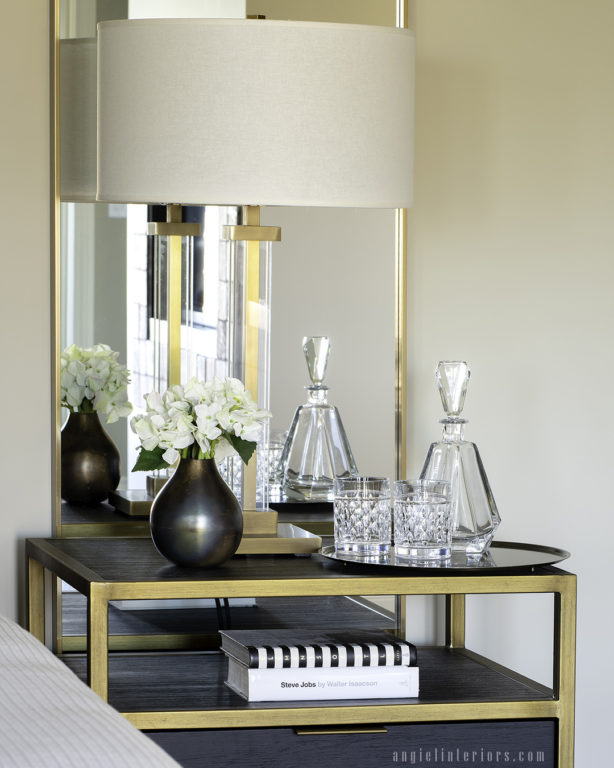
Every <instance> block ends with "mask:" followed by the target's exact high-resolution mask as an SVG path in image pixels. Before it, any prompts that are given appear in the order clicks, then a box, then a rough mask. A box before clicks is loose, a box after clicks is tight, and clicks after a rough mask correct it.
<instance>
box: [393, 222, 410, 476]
mask: <svg viewBox="0 0 614 768" xmlns="http://www.w3.org/2000/svg"><path fill="white" fill-rule="evenodd" d="M395 247H396V263H395V294H394V323H395V335H394V340H395V361H394V362H395V367H394V369H395V388H394V436H395V444H396V457H395V458H396V466H395V476H396V478H397V480H402V479H403V478H404V477H405V476H406V466H407V458H406V429H407V428H406V409H407V391H406V370H407V343H406V328H407V209H406V208H397V209H396V212H395Z"/></svg>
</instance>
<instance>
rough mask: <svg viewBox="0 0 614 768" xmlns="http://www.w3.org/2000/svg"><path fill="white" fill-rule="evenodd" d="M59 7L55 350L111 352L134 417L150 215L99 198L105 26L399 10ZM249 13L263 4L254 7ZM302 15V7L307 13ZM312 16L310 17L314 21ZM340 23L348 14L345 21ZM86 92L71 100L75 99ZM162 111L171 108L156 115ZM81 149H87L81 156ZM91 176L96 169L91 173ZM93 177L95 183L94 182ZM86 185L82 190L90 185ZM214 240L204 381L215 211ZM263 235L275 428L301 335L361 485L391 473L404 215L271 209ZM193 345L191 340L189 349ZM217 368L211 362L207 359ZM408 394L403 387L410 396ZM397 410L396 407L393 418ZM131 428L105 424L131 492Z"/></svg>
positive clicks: (144, 329)
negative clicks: (363, 478) (324, 340)
mask: <svg viewBox="0 0 614 768" xmlns="http://www.w3.org/2000/svg"><path fill="white" fill-rule="evenodd" d="M57 3H58V7H59V32H60V38H61V42H60V55H59V70H60V71H59V80H60V94H61V95H60V102H61V106H62V109H61V112H60V126H59V148H60V163H59V165H60V178H61V198H62V202H61V203H60V205H59V252H58V253H57V254H56V256H57V258H58V259H59V261H60V284H59V297H58V302H57V306H58V308H59V312H60V329H61V330H60V338H59V339H58V354H59V352H60V351H61V350H62V349H64V348H65V347H66V346H68V345H69V344H71V343H76V344H78V345H80V346H91V345H93V344H94V343H105V344H108V345H109V346H111V347H112V349H114V350H116V351H117V352H118V353H119V361H120V362H122V363H124V364H126V365H127V366H128V368H129V369H130V371H131V373H132V384H131V388H130V390H129V399H130V400H131V402H132V403H133V404H134V407H135V411H138V410H141V409H142V408H143V399H142V398H143V395H144V394H145V393H146V392H148V391H150V390H151V389H152V384H153V382H154V379H155V376H154V370H153V366H154V355H153V351H152V347H153V333H154V331H153V330H152V317H151V314H152V313H151V304H152V296H151V285H150V282H148V264H149V262H148V258H149V256H148V250H147V248H148V246H147V237H146V235H145V234H144V233H145V229H146V224H147V221H148V220H150V219H151V217H152V216H155V212H154V211H153V210H152V207H149V209H148V207H147V206H137V205H130V206H125V205H117V204H105V203H97V202H95V201H94V195H95V193H94V192H93V184H94V182H93V178H95V165H92V163H93V152H94V151H95V150H94V147H95V137H94V135H93V126H95V63H94V62H95V29H96V23H97V22H98V21H102V20H108V19H115V18H129V17H130V18H133V17H134V18H138V17H159V16H162V15H168V16H178V15H184V16H187V17H190V16H197V15H200V16H226V17H230V16H237V17H242V16H244V15H245V14H246V13H248V14H252V13H262V14H264V15H266V16H267V18H276V17H277V18H284V17H285V18H287V16H288V15H292V16H293V18H296V19H307V18H312V19H314V18H317V19H318V20H322V21H351V22H358V23H374V24H390V25H394V21H395V12H396V3H395V2H394V1H393V0H388V2H386V3H379V2H378V3H374V2H362V3H355V2H342V3H335V4H334V5H335V8H333V9H331V8H329V7H328V6H329V5H331V4H330V3H325V2H322V3H306V2H305V1H304V0H303V2H291V3H288V2H284V3H275V2H263V3H259V4H258V6H257V8H256V7H255V5H256V4H255V3H253V2H248V3H247V6H246V3H245V2H243V0H183V2H181V0H167V1H166V2H165V0H57ZM252 6H254V7H252ZM303 6H307V7H303ZM306 14H309V15H306ZM339 14H342V16H341V18H340V17H339ZM77 93H78V94H79V95H78V96H76V95H75V94H77ZM161 108H162V107H161ZM80 148H82V149H80ZM93 169H94V170H93ZM92 174H94V176H92ZM84 180H85V181H84ZM203 215H204V216H205V217H206V218H207V220H206V221H205V238H204V241H203V243H201V246H202V253H200V254H196V255H195V262H194V263H195V264H196V265H197V267H196V269H195V273H194V274H195V275H196V279H195V281H194V286H195V288H194V289H193V290H194V299H195V311H196V312H197V313H200V315H201V316H200V317H199V325H198V328H197V329H196V331H194V329H193V330H192V333H193V334H195V335H193V340H192V342H191V344H192V346H193V347H196V346H197V347H198V349H199V354H200V357H201V358H202V360H203V361H204V362H202V361H201V362H202V365H201V366H200V368H197V369H196V370H195V372H196V373H198V374H199V375H201V376H204V377H210V376H211V375H213V373H218V374H219V373H220V370H218V369H217V368H216V367H215V358H216V353H217V349H218V347H219V333H220V331H219V321H220V318H221V316H222V314H223V311H224V310H223V307H218V303H217V299H218V293H219V292H218V289H217V284H218V282H219V280H220V279H222V277H223V276H222V274H221V272H220V263H221V257H220V241H219V236H218V233H219V228H220V225H221V223H222V221H225V220H227V219H228V217H229V216H230V217H232V215H233V213H232V210H230V209H216V208H214V207H212V206H208V207H207V209H206V210H205V211H204V212H203ZM262 219H263V222H262V223H263V224H271V225H278V226H281V227H282V242H281V243H279V244H275V245H274V246H273V269H272V308H271V317H272V328H271V382H270V393H271V394H270V408H271V411H272V413H273V418H272V422H271V429H272V430H274V431H277V432H283V431H284V430H287V429H288V428H289V426H290V422H291V420H292V416H293V413H294V410H295V408H296V407H297V406H299V405H301V404H302V403H303V402H304V399H305V390H304V387H305V385H306V384H307V383H308V373H307V367H306V365H305V361H304V357H303V352H302V339H303V337H304V336H311V335H327V336H329V337H330V339H331V356H330V363H329V368H328V375H327V384H328V386H329V387H330V401H331V402H332V403H333V404H334V405H336V406H337V407H338V409H339V412H340V414H341V417H342V420H343V423H344V426H345V430H346V432H347V435H348V437H349V440H350V444H351V446H352V449H353V452H354V456H355V459H356V463H357V466H358V469H359V471H360V472H361V473H362V474H370V475H386V476H389V477H393V476H394V475H395V462H396V461H397V453H398V451H397V446H396V443H395V407H396V406H395V387H398V382H399V379H398V378H397V374H396V371H395V359H396V358H395V356H396V354H397V349H398V347H397V341H396V340H395V290H396V289H395V258H396V250H395V249H396V239H395V211H392V210H377V209H314V208H311V209H308V208H268V209H263V211H262ZM194 339H196V340H194ZM211 361H213V362H211ZM401 389H402V387H401ZM397 411H398V408H397ZM128 421H129V420H126V419H120V421H119V422H116V423H115V424H111V425H108V426H106V425H105V429H106V430H107V431H108V433H109V435H110V436H111V438H112V440H113V441H114V442H115V444H116V445H117V446H118V448H119V451H120V454H121V465H122V482H123V483H126V484H127V485H128V486H129V487H133V488H138V487H143V485H144V477H143V475H141V474H132V473H131V472H130V469H131V467H132V465H133V464H134V460H135V455H136V440H135V438H134V436H133V435H132V434H131V432H130V429H129V425H128Z"/></svg>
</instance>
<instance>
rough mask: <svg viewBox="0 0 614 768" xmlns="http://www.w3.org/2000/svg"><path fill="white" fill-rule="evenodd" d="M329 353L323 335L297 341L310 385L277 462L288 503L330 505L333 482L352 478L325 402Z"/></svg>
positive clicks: (337, 420)
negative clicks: (322, 502)
mask: <svg viewBox="0 0 614 768" xmlns="http://www.w3.org/2000/svg"><path fill="white" fill-rule="evenodd" d="M329 351H330V340H329V338H328V337H327V336H306V337H305V338H304V339H303V352H304V354H305V359H306V361H307V368H308V370H309V376H310V378H311V384H310V385H309V386H307V387H305V389H306V390H307V393H308V397H307V402H306V403H305V404H304V405H301V406H299V407H298V408H297V409H296V412H295V414H294V419H293V420H292V425H291V427H290V431H289V432H288V437H287V438H286V442H285V444H284V449H283V452H282V455H281V459H280V464H279V466H280V471H281V472H283V481H282V488H283V492H284V494H285V496H286V498H287V499H288V500H290V501H332V500H333V484H334V481H335V478H336V477H350V476H352V475H356V474H358V470H357V469H356V463H355V461H354V457H353V455H352V449H351V448H350V444H349V441H348V439H347V435H346V434H345V429H344V428H343V424H342V422H341V417H340V415H339V411H338V410H337V408H335V406H334V405H330V403H329V402H328V387H327V386H326V385H325V384H324V378H325V375H326V365H327V363H328V353H329Z"/></svg>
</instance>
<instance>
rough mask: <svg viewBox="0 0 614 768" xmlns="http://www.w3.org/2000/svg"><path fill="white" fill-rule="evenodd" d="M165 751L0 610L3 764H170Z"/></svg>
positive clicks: (146, 767)
mask: <svg viewBox="0 0 614 768" xmlns="http://www.w3.org/2000/svg"><path fill="white" fill-rule="evenodd" d="M177 765H178V763H176V762H175V761H174V760H173V759H172V758H171V757H170V756H169V755H167V754H166V752H164V751H163V750H162V749H161V748H160V747H158V746H157V745H156V744H154V743H153V742H152V741H151V740H150V739H149V738H147V736H145V735H144V734H142V733H141V732H140V731H139V730H138V729H137V728H135V727H134V726H133V725H132V724H131V723H129V722H128V720H126V719H125V718H124V717H123V716H122V715H120V714H119V712H117V711H116V710H115V709H113V708H112V707H111V706H109V705H108V704H106V703H105V702H104V701H103V700H102V699H101V698H100V697H99V696H97V695H96V694H95V693H94V692H93V691H92V690H90V688H88V687H87V686H86V685H85V684H84V683H83V682H81V680H79V679H78V678H77V677H76V675H74V674H73V673H72V672H71V671H70V670H69V669H68V668H67V667H66V666H65V665H64V664H63V663H62V662H61V661H60V660H59V659H57V658H56V657H55V656H54V655H53V653H51V651H49V650H48V649H47V648H46V647H45V646H44V645H42V643H40V642H39V641H38V640H37V639H36V638H35V637H34V636H33V635H31V634H30V633H29V632H26V631H25V630H24V629H22V628H21V627H19V626H18V625H17V624H15V622H13V621H11V620H10V619H7V618H6V617H3V616H0V768H56V766H57V768H98V767H100V768H115V767H116V766H117V768H158V767H160V768H170V766H177Z"/></svg>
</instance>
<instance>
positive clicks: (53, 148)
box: [49, 0, 62, 536]
mask: <svg viewBox="0 0 614 768" xmlns="http://www.w3.org/2000/svg"><path fill="white" fill-rule="evenodd" d="M50 18H51V39H50V68H49V69H50V78H51V82H50V89H49V90H50V93H49V99H50V104H49V114H50V120H51V126H50V128H51V145H50V155H51V157H50V161H51V165H50V173H51V179H50V182H51V210H50V228H51V232H50V234H51V238H50V240H51V254H50V257H51V265H50V267H51V318H50V324H49V325H50V329H51V339H50V341H51V350H50V353H51V365H50V367H51V397H52V402H51V418H52V425H51V500H52V503H53V514H52V517H51V525H52V531H53V534H54V536H59V535H60V529H61V525H62V498H61V479H62V474H61V459H60V445H61V443H60V441H61V427H62V409H61V406H60V354H61V349H60V346H61V306H62V304H61V301H62V299H61V274H60V267H61V265H60V108H59V104H60V76H59V73H60V3H59V0H55V2H52V4H51V14H50Z"/></svg>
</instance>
